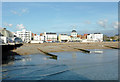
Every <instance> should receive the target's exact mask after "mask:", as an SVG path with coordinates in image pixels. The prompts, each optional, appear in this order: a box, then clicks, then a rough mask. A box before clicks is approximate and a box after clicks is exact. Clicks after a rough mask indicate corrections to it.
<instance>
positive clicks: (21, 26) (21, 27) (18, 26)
mask: <svg viewBox="0 0 120 82" xmlns="http://www.w3.org/2000/svg"><path fill="white" fill-rule="evenodd" d="M16 28H17V29H19V30H21V29H25V26H24V25H23V24H17V26H16Z"/></svg>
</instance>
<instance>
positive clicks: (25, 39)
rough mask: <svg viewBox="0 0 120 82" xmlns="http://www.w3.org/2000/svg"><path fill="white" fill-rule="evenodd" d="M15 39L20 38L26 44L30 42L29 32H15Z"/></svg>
mask: <svg viewBox="0 0 120 82" xmlns="http://www.w3.org/2000/svg"><path fill="white" fill-rule="evenodd" d="M17 37H19V38H21V39H22V41H23V42H26V43H28V42H29V41H31V31H26V30H25V29H23V30H22V31H17Z"/></svg>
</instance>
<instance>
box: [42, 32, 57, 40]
mask: <svg viewBox="0 0 120 82" xmlns="http://www.w3.org/2000/svg"><path fill="white" fill-rule="evenodd" d="M43 36H44V41H53V42H55V41H57V34H56V33H52V32H47V33H46V32H44V34H43Z"/></svg>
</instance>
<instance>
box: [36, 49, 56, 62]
mask: <svg viewBox="0 0 120 82" xmlns="http://www.w3.org/2000/svg"><path fill="white" fill-rule="evenodd" d="M38 50H40V51H41V52H42V53H44V54H45V55H48V56H51V58H52V59H56V60H57V56H56V55H53V54H50V53H48V52H45V51H43V50H41V49H40V48H38Z"/></svg>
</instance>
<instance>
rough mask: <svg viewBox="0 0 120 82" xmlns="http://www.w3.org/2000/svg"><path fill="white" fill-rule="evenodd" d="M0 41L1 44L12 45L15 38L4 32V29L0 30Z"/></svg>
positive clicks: (6, 31) (8, 32) (10, 33)
mask: <svg viewBox="0 0 120 82" xmlns="http://www.w3.org/2000/svg"><path fill="white" fill-rule="evenodd" d="M0 39H1V40H2V43H5V44H6V43H13V41H14V39H15V37H14V35H13V34H12V32H10V31H8V30H6V28H3V29H0Z"/></svg>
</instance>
